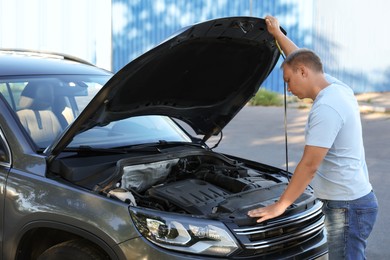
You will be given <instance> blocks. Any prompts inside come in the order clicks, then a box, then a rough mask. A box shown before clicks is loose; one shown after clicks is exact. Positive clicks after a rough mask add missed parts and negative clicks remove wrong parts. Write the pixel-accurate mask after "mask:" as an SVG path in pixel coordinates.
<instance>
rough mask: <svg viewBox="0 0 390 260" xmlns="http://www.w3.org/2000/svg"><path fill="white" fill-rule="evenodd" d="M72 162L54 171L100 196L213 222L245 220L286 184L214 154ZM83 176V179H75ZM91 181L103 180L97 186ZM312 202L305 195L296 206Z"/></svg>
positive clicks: (280, 174)
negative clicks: (194, 216)
mask: <svg viewBox="0 0 390 260" xmlns="http://www.w3.org/2000/svg"><path fill="white" fill-rule="evenodd" d="M103 158H105V160H106V161H105V160H103ZM74 160H76V161H74ZM74 160H72V159H69V158H66V159H63V160H58V164H57V167H56V168H58V169H57V171H58V172H59V173H60V174H62V177H64V178H66V179H67V180H68V181H72V182H73V183H76V184H78V185H82V186H84V187H88V188H90V189H91V190H94V191H95V192H97V193H100V194H103V195H104V196H107V197H110V198H113V199H118V200H121V201H124V202H126V203H128V204H129V205H132V206H138V207H143V208H149V209H154V210H159V211H165V212H174V213H180V214H191V215H199V216H209V217H217V218H222V217H223V216H225V217H226V218H238V216H241V217H242V216H244V215H245V216H246V212H247V211H248V210H249V209H252V208H256V207H264V206H267V205H269V204H272V203H274V202H275V201H276V200H277V199H278V198H279V197H280V195H281V194H282V193H283V191H284V189H285V188H286V186H287V183H288V179H287V178H286V175H285V174H286V172H284V171H282V170H280V169H277V168H273V167H271V166H266V165H262V164H254V165H251V164H249V165H248V164H247V163H244V162H240V161H239V160H236V159H232V158H230V157H227V156H225V155H222V154H219V153H215V152H204V151H203V152H180V153H177V152H176V153H166V154H161V155H159V156H156V155H153V156H142V157H128V156H123V158H122V157H120V158H119V157H118V156H113V157H111V158H109V159H107V157H104V156H103V157H102V158H99V159H96V158H95V159H91V158H90V159H89V160H90V165H88V163H86V162H88V159H86V158H84V159H83V161H82V163H79V162H78V160H80V157H77V158H76V157H75V158H74ZM96 161H99V163H96ZM78 165H82V166H80V167H77V166H78ZM86 169H88V171H86ZM85 172H89V175H88V176H83V177H80V176H82V175H83V174H85ZM92 173H94V174H92ZM96 176H103V177H100V179H102V181H99V180H98V179H99V178H97V177H96ZM313 200H314V197H313V196H312V193H311V191H310V190H307V191H306V192H305V193H304V194H303V195H302V196H301V197H300V198H299V199H298V200H297V201H296V203H298V204H299V203H300V202H302V203H303V204H305V203H308V202H310V201H313ZM296 203H295V204H296ZM293 207H296V205H295V206H294V205H293Z"/></svg>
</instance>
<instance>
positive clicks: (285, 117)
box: [275, 40, 290, 180]
mask: <svg viewBox="0 0 390 260" xmlns="http://www.w3.org/2000/svg"><path fill="white" fill-rule="evenodd" d="M275 43H276V46H277V47H278V50H279V52H280V55H281V56H282V58H283V60H285V59H286V56H285V55H284V53H283V51H282V48H280V45H279V43H278V41H276V40H275ZM283 92H284V95H283V96H284V140H285V153H286V172H287V179H288V180H290V178H289V175H288V160H289V159H288V138H287V137H288V135H287V84H286V82H284V83H283Z"/></svg>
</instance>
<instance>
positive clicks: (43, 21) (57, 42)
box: [0, 0, 112, 70]
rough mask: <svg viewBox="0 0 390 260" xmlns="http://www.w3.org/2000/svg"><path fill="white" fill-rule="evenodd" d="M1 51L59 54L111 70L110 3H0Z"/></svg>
mask: <svg viewBox="0 0 390 260" xmlns="http://www.w3.org/2000/svg"><path fill="white" fill-rule="evenodd" d="M0 48H19V49H34V50H41V51H51V52H60V53H65V54H69V55H73V56H76V57H79V58H82V59H84V60H87V61H89V62H91V63H94V64H96V65H97V66H99V67H102V68H105V69H109V70H111V68H112V65H111V63H112V61H111V56H112V55H111V0H0Z"/></svg>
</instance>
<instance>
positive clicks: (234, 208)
mask: <svg viewBox="0 0 390 260" xmlns="http://www.w3.org/2000/svg"><path fill="white" fill-rule="evenodd" d="M278 58H279V52H278V49H277V47H276V46H275V42H274V39H273V38H272V36H271V35H270V34H268V32H267V30H266V26H265V23H264V20H263V19H259V18H251V17H228V18H221V19H216V20H212V21H207V22H203V23H199V24H196V25H193V26H190V27H188V28H185V29H183V30H181V31H180V32H178V33H177V34H175V35H173V36H172V37H171V38H169V39H167V40H166V41H165V42H163V43H161V44H160V45H158V46H156V47H155V48H153V49H152V50H150V51H148V52H146V53H145V54H143V55H141V56H140V57H138V58H137V59H135V60H134V61H132V62H131V63H129V64H128V65H126V66H125V67H124V68H123V69H122V70H120V71H119V72H118V73H116V74H115V75H113V74H112V73H110V72H108V71H105V70H102V69H99V68H97V67H95V66H93V65H91V64H88V63H86V62H84V61H81V60H78V59H76V58H74V57H69V56H61V55H58V54H53V53H39V52H28V51H22V50H1V51H0V68H1V70H0V93H1V95H0V111H1V112H0V210H1V214H0V253H1V257H2V259H161V260H162V259H290V258H297V259H314V258H317V257H320V256H322V255H324V254H326V252H327V245H326V237H325V235H324V217H323V215H322V212H321V207H322V204H321V202H320V201H318V200H316V199H315V198H314V196H313V193H312V190H311V189H310V188H308V189H307V190H306V191H305V192H304V193H303V195H302V196H301V197H300V198H299V199H297V201H295V203H294V204H293V205H292V206H291V207H290V208H289V209H288V210H287V211H286V212H285V214H284V215H282V216H280V217H278V218H276V219H273V220H269V221H267V222H266V223H261V224H258V223H256V221H255V219H252V218H249V217H248V216H247V214H246V213H247V211H248V210H250V209H253V208H256V207H260V206H265V205H269V204H270V203H273V202H274V201H275V200H277V199H278V197H279V196H280V194H281V193H282V192H283V190H284V189H285V188H286V185H287V184H288V181H289V177H290V176H291V173H289V172H286V171H284V170H282V169H278V168H274V167H271V166H269V165H266V164H263V163H259V162H254V161H249V160H246V159H244V158H238V157H235V156H232V155H227V154H221V153H217V152H214V151H213V148H214V147H216V146H217V145H218V142H219V141H221V140H219V141H218V142H215V144H214V146H213V147H211V145H210V144H209V142H208V140H209V139H210V137H213V136H214V138H211V139H216V137H217V136H220V139H222V129H223V128H224V127H225V126H226V125H227V124H228V123H229V121H230V120H231V119H232V118H233V117H234V116H235V115H236V114H237V113H238V112H239V111H240V109H241V108H242V107H243V106H244V105H245V104H246V102H247V101H248V100H249V99H250V98H251V97H252V96H253V95H254V94H255V93H256V92H257V91H258V89H259V87H260V85H261V83H262V82H263V81H264V80H265V79H266V77H267V76H268V75H269V73H270V72H271V71H272V69H273V68H274V66H275V64H276V63H277V61H278ZM259 120H260V119H259ZM259 122H260V121H259ZM243 134H244V133H243ZM209 141H210V140H209Z"/></svg>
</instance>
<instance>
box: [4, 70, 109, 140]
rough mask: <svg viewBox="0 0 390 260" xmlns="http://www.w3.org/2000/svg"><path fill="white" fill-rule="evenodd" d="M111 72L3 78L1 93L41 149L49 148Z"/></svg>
mask: <svg viewBox="0 0 390 260" xmlns="http://www.w3.org/2000/svg"><path fill="white" fill-rule="evenodd" d="M110 77H111V76H110V75H107V74H106V75H39V76H18V77H15V76H12V77H7V78H4V77H3V78H1V77H0V93H1V94H2V95H3V97H4V98H5V100H7V102H8V103H9V105H10V107H11V108H12V109H13V110H14V111H15V112H16V114H17V116H18V118H19V119H20V122H21V124H22V125H23V127H24V128H25V130H26V131H27V133H28V134H29V135H30V136H31V138H32V140H33V141H34V142H35V143H36V145H37V146H38V147H39V148H46V147H47V146H48V145H50V144H51V143H52V142H53V140H54V139H55V138H56V137H57V136H58V135H59V134H60V133H61V132H62V131H63V130H64V129H65V128H66V127H67V126H68V125H69V124H71V123H72V122H73V121H74V119H75V118H76V117H77V116H78V115H79V114H80V113H81V112H82V111H83V110H84V108H85V107H86V105H87V104H88V103H89V102H90V101H91V100H92V98H93V97H94V96H95V95H96V93H97V92H98V91H99V90H100V89H101V88H102V87H103V85H104V84H105V83H106V82H107V81H108V80H109V79H110Z"/></svg>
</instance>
